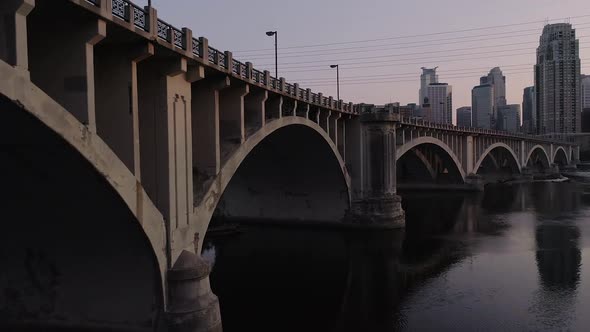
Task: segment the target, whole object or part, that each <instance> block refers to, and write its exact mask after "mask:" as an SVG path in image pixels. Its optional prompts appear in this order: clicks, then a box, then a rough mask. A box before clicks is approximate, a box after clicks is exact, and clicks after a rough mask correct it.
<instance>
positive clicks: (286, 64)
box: [261, 41, 538, 66]
mask: <svg viewBox="0 0 590 332" xmlns="http://www.w3.org/2000/svg"><path fill="white" fill-rule="evenodd" d="M536 43H538V42H536V41H533V42H525V43H522V42H521V43H510V44H500V45H497V44H496V45H488V46H476V47H464V48H455V49H448V50H438V51H430V52H428V53H447V52H461V51H466V50H478V49H482V48H498V47H506V46H515V45H523V44H536ZM420 54H424V52H414V53H399V54H386V55H374V56H366V57H355V58H344V59H331V60H316V61H299V62H282V63H279V64H281V65H283V66H289V65H299V64H308V63H319V62H334V61H350V60H364V59H378V58H391V57H400V56H407V55H420ZM261 66H269V64H261Z"/></svg>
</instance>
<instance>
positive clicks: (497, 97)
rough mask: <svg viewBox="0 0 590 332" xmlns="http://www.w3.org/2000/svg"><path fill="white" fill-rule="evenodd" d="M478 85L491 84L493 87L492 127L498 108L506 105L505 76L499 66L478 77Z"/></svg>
mask: <svg viewBox="0 0 590 332" xmlns="http://www.w3.org/2000/svg"><path fill="white" fill-rule="evenodd" d="M479 84H480V85H485V84H488V85H491V86H492V87H493V89H494V102H493V111H492V115H491V121H492V124H491V126H492V128H494V127H496V125H495V122H496V118H497V116H498V108H499V107H500V106H505V105H506V76H504V74H502V70H500V68H499V67H494V68H492V69H491V70H490V72H489V73H488V75H487V76H482V77H481V78H480V79H479Z"/></svg>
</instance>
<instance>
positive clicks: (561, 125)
mask: <svg viewBox="0 0 590 332" xmlns="http://www.w3.org/2000/svg"><path fill="white" fill-rule="evenodd" d="M535 90H536V104H537V132H538V133H540V134H552V133H576V132H580V129H581V128H580V126H581V111H582V108H581V103H580V101H581V98H580V53H579V41H578V40H577V39H576V31H575V30H574V29H572V26H571V24H569V23H557V24H548V25H546V26H545V27H544V28H543V34H542V35H541V38H540V42H539V47H538V48H537V64H536V65H535Z"/></svg>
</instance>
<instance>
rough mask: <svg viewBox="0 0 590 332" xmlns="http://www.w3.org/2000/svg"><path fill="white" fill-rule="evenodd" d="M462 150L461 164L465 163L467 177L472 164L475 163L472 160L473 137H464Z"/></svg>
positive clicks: (471, 170)
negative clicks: (463, 158) (462, 158)
mask: <svg viewBox="0 0 590 332" xmlns="http://www.w3.org/2000/svg"><path fill="white" fill-rule="evenodd" d="M464 149H465V151H464V154H463V155H464V156H465V160H463V162H464V163H465V174H467V175H469V174H471V173H472V172H473V166H474V165H473V163H474V162H475V161H474V158H473V157H474V156H473V136H467V137H465V146H464Z"/></svg>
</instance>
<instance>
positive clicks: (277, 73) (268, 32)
mask: <svg viewBox="0 0 590 332" xmlns="http://www.w3.org/2000/svg"><path fill="white" fill-rule="evenodd" d="M266 35H267V36H269V37H271V36H275V78H277V79H278V78H279V60H278V59H279V57H278V52H277V38H278V35H279V33H278V31H267V32H266Z"/></svg>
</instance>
